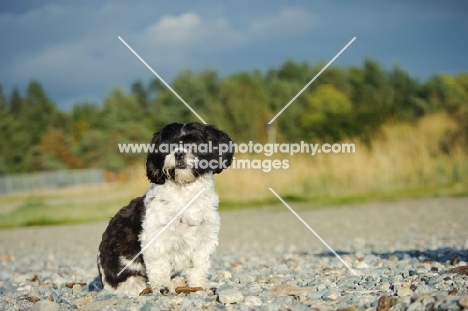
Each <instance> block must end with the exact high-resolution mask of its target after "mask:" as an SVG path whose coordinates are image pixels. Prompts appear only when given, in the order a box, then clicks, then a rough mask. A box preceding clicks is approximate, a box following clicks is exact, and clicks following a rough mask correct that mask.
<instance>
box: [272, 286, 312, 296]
mask: <svg viewBox="0 0 468 311" xmlns="http://www.w3.org/2000/svg"><path fill="white" fill-rule="evenodd" d="M312 291H314V288H312V287H298V286H293V285H290V284H281V285H278V286H275V287H274V288H272V289H271V290H270V293H271V294H273V295H275V296H279V295H287V296H296V295H300V294H304V295H307V294H308V293H310V292H312Z"/></svg>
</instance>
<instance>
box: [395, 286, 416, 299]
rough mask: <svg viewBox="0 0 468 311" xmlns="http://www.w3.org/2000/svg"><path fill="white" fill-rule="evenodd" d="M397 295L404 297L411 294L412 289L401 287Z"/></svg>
mask: <svg viewBox="0 0 468 311" xmlns="http://www.w3.org/2000/svg"><path fill="white" fill-rule="evenodd" d="M397 295H398V297H405V296H411V295H413V291H412V290H411V289H410V288H407V287H403V288H401V289H399V290H398V292H397Z"/></svg>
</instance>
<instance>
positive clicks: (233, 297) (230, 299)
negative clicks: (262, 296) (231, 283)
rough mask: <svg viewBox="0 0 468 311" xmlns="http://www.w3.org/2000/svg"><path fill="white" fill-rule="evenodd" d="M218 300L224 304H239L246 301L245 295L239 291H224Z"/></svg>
mask: <svg viewBox="0 0 468 311" xmlns="http://www.w3.org/2000/svg"><path fill="white" fill-rule="evenodd" d="M218 299H219V302H221V303H224V304H229V303H239V302H242V301H243V300H244V295H242V293H241V292H240V291H239V290H237V289H224V290H222V291H220V292H219V295H218Z"/></svg>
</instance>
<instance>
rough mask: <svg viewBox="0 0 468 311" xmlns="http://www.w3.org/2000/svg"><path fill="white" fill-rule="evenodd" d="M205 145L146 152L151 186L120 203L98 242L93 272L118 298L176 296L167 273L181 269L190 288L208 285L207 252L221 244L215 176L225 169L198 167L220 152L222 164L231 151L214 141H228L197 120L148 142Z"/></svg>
mask: <svg viewBox="0 0 468 311" xmlns="http://www.w3.org/2000/svg"><path fill="white" fill-rule="evenodd" d="M180 142H182V143H183V144H197V145H198V144H208V143H209V142H211V144H212V146H213V147H214V148H213V152H211V153H210V152H199V151H197V152H189V151H188V150H184V149H177V150H173V151H172V152H170V153H161V152H158V153H154V152H153V153H148V155H147V158H146V175H147V177H148V178H149V180H150V181H151V186H150V188H149V189H148V191H147V192H146V194H145V195H144V196H143V197H139V198H136V199H134V200H132V201H131V202H130V204H129V205H128V206H125V207H123V208H122V209H121V210H120V211H119V212H118V213H117V214H116V215H115V216H114V217H113V218H112V219H111V220H110V222H109V225H108V227H107V229H106V231H105V232H104V233H103V235H102V242H101V244H100V246H99V254H98V269H99V275H100V278H101V281H102V283H103V286H104V290H108V291H111V292H113V293H115V294H118V295H126V296H138V295H139V293H140V292H141V291H142V290H144V289H145V288H147V287H148V283H149V287H151V288H152V289H153V290H156V291H160V292H161V293H164V294H167V293H173V292H174V286H173V284H172V283H171V275H173V274H174V273H175V272H179V271H181V272H182V271H183V272H184V273H185V275H186V278H187V283H188V285H189V286H191V287H203V288H206V286H207V283H206V282H207V274H208V270H209V268H210V256H211V254H213V252H214V251H215V248H216V246H217V245H218V235H219V229H220V217H219V213H218V202H219V199H218V196H217V194H216V192H215V190H214V178H213V174H216V173H220V172H221V171H222V170H223V169H224V168H225V167H217V168H214V169H213V168H209V167H208V168H205V169H202V168H197V167H194V166H193V164H194V163H195V162H196V161H199V160H201V159H206V160H212V159H217V158H219V157H220V156H221V158H222V159H223V161H225V164H227V165H226V167H227V166H229V165H230V164H231V161H232V157H233V152H230V151H228V152H225V153H223V154H221V155H219V152H218V151H217V148H216V146H218V145H219V144H229V143H230V142H231V139H230V138H229V136H228V135H226V134H225V133H224V132H222V131H220V130H218V129H217V128H216V127H214V126H210V125H207V126H205V125H202V124H200V123H196V122H193V123H187V124H181V123H172V124H169V125H167V126H165V127H164V128H163V129H162V130H161V131H159V132H157V133H155V134H154V136H153V139H152V141H151V143H152V144H154V145H155V146H156V147H158V146H160V145H161V144H179V143H180ZM202 188H204V189H205V190H204V191H203V193H202V194H201V195H200V196H199V197H198V198H197V199H196V200H195V201H194V202H193V203H192V204H191V205H190V206H189V207H188V208H187V209H186V210H185V212H184V213H183V214H182V215H181V216H180V219H179V220H176V221H175V222H174V223H172V224H171V226H170V227H168V228H167V230H165V231H164V232H163V233H162V234H161V235H160V236H159V237H158V238H156V239H155V240H154V241H153V242H152V243H151V244H150V246H149V247H148V248H146V250H145V251H143V253H142V254H141V255H140V256H138V257H137V259H136V260H135V261H134V262H133V263H132V264H131V265H130V266H129V267H128V268H127V269H126V270H124V271H123V272H122V273H121V274H120V275H119V276H118V275H117V274H118V273H119V272H120V271H121V269H122V268H124V267H125V266H126V265H127V264H128V263H129V262H130V261H131V259H132V258H133V257H134V256H136V255H137V254H138V253H139V252H140V251H141V250H142V249H143V248H145V247H146V245H148V244H149V242H150V240H151V239H152V238H153V237H154V236H155V235H156V234H158V232H160V231H161V230H162V229H163V227H164V226H165V225H167V224H168V223H169V222H170V221H171V220H172V219H173V218H174V216H175V215H176V214H177V213H178V212H180V211H181V209H182V208H183V207H184V206H185V205H186V204H187V203H188V202H189V201H190V200H191V199H192V198H194V197H195V195H196V194H197V193H198V192H199V191H200V190H201V189H202Z"/></svg>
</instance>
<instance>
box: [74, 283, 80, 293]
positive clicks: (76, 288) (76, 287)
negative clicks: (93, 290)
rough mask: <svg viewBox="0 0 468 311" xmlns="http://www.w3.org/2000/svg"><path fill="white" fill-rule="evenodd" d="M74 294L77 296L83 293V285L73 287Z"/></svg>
mask: <svg viewBox="0 0 468 311" xmlns="http://www.w3.org/2000/svg"><path fill="white" fill-rule="evenodd" d="M72 293H73V295H77V294H79V293H81V285H80V284H75V285H73V287H72Z"/></svg>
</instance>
